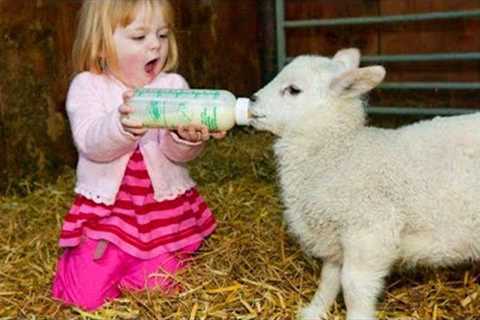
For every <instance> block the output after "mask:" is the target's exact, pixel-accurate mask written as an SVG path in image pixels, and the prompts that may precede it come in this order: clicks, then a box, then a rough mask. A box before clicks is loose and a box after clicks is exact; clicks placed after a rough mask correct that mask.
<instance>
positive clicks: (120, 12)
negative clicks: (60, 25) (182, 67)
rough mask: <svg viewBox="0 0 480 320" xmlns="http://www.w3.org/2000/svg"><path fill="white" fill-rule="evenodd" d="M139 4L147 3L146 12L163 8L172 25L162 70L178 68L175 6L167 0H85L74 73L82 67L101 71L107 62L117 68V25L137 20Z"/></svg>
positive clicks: (75, 51)
mask: <svg viewBox="0 0 480 320" xmlns="http://www.w3.org/2000/svg"><path fill="white" fill-rule="evenodd" d="M140 5H144V6H146V8H147V12H153V10H162V13H163V18H164V20H165V23H166V24H167V27H168V28H169V32H168V43H169V49H168V56H167V60H166V62H165V66H164V67H163V71H165V72H168V71H172V70H175V69H176V68H177V65H178V47H177V40H176V38H175V34H174V10H173V7H172V5H171V4H170V2H169V1H168V0H84V1H83V5H82V8H81V10H80V20H79V23H78V29H77V35H76V38H75V42H74V44H73V50H72V64H73V70H74V72H75V73H78V72H82V71H90V72H94V73H102V72H103V71H105V68H106V67H107V66H108V68H109V69H110V70H112V71H115V70H117V66H118V62H117V54H116V51H115V45H114V42H113V33H114V31H115V28H116V27H118V26H121V27H125V26H127V25H129V24H130V23H131V22H132V21H133V20H134V18H135V14H136V10H138V8H139V7H140ZM150 18H151V17H147V19H150Z"/></svg>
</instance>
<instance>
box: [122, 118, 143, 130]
mask: <svg viewBox="0 0 480 320" xmlns="http://www.w3.org/2000/svg"><path fill="white" fill-rule="evenodd" d="M120 122H121V123H122V125H123V127H124V128H143V123H141V122H138V121H135V120H131V119H128V118H125V117H122V118H121V119H120Z"/></svg>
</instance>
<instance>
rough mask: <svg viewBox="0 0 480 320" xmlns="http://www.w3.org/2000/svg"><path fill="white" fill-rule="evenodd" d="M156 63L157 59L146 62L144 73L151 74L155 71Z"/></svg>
mask: <svg viewBox="0 0 480 320" xmlns="http://www.w3.org/2000/svg"><path fill="white" fill-rule="evenodd" d="M158 61H159V59H158V58H155V59H152V60H150V61H148V62H147V64H145V72H146V73H148V74H152V73H153V72H154V71H155V66H156V65H157V63H158Z"/></svg>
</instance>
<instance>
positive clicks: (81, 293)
mask: <svg viewBox="0 0 480 320" xmlns="http://www.w3.org/2000/svg"><path fill="white" fill-rule="evenodd" d="M97 243H98V241H97V240H90V239H85V240H84V241H83V242H82V243H81V244H79V245H78V246H76V247H73V248H68V249H66V250H65V252H64V254H63V255H62V257H61V258H60V260H59V261H58V264H57V272H56V274H55V279H54V281H53V289H52V292H53V297H54V298H56V299H58V300H61V301H63V302H64V303H66V304H72V305H76V306H78V307H81V308H83V309H86V310H95V309H98V308H99V307H101V306H102V305H103V304H104V303H105V302H106V301H107V300H110V299H114V298H116V297H118V296H120V289H127V290H133V291H138V290H146V289H160V290H163V291H164V292H166V293H172V292H174V291H176V290H178V289H179V287H178V285H177V283H176V282H175V281H174V280H173V279H172V278H171V275H173V274H175V272H176V271H178V270H179V269H181V268H183V267H184V263H183V262H182V260H181V259H179V258H178V257H177V256H176V255H175V254H172V253H164V254H161V255H159V256H157V257H155V258H152V259H149V260H142V259H139V258H136V257H133V256H131V255H129V254H127V253H125V252H123V251H122V250H120V249H119V248H118V247H116V246H115V245H113V244H111V243H109V244H108V246H107V248H106V250H105V252H104V254H103V256H102V257H101V258H100V259H98V260H94V259H93V254H94V252H95V249H96V246H97ZM197 248H198V244H195V245H192V246H191V248H190V247H189V248H186V249H185V250H182V251H184V252H186V253H184V254H183V256H182V257H183V259H185V258H188V257H189V256H190V254H189V253H191V252H193V251H194V250H195V249H197ZM187 252H189V253H187Z"/></svg>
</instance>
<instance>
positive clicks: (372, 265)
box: [341, 234, 394, 320]
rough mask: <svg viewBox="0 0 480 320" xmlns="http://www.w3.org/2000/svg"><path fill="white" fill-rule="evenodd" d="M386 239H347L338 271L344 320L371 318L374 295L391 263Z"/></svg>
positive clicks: (372, 318)
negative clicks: (345, 319)
mask: <svg viewBox="0 0 480 320" xmlns="http://www.w3.org/2000/svg"><path fill="white" fill-rule="evenodd" d="M388 242H389V241H388V240H385V239H376V238H375V236H374V235H372V234H369V235H366V236H358V235H357V237H355V239H351V240H350V241H348V240H347V242H346V243H345V247H344V260H343V267H342V272H341V282H342V289H343V296H344V300H345V304H346V306H347V320H374V319H376V316H375V309H376V308H375V306H376V302H377V297H378V295H379V294H380V293H381V291H382V289H383V282H384V278H385V276H386V275H388V273H389V271H390V268H391V265H392V263H393V262H394V249H393V247H392V246H391V245H389V244H388Z"/></svg>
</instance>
